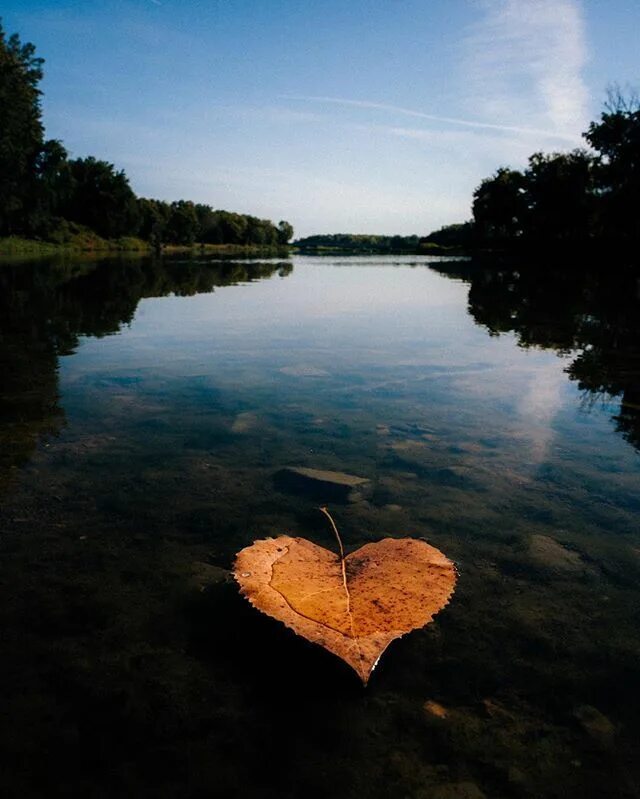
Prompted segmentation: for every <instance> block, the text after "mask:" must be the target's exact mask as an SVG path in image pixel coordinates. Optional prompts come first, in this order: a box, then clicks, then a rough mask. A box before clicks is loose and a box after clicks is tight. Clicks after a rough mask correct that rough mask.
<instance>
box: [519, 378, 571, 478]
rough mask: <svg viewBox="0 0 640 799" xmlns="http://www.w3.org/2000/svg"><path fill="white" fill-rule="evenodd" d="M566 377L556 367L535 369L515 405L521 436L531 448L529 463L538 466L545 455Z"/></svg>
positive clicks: (551, 436) (552, 433)
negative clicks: (521, 429) (531, 462)
mask: <svg viewBox="0 0 640 799" xmlns="http://www.w3.org/2000/svg"><path fill="white" fill-rule="evenodd" d="M565 383H566V375H565V374H564V372H563V371H562V369H560V368H558V364H557V363H552V364H550V365H549V366H544V367H541V368H539V369H536V370H535V371H534V372H533V375H532V377H531V380H530V382H529V384H528V386H527V388H526V391H525V393H524V395H523V397H522V399H521V401H520V403H519V405H518V414H519V416H520V421H521V422H523V423H524V429H523V431H522V435H523V437H524V438H526V439H529V441H530V444H531V450H530V459H531V460H532V461H533V462H534V463H542V462H543V461H544V460H546V458H547V455H548V454H549V447H550V446H551V442H552V440H553V438H554V435H555V432H554V430H553V427H552V424H553V420H554V418H555V416H556V414H557V412H558V410H559V408H560V406H561V404H562V390H563V388H564V385H565Z"/></svg>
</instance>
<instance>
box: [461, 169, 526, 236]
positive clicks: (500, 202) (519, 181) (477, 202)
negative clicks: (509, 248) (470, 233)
mask: <svg viewBox="0 0 640 799" xmlns="http://www.w3.org/2000/svg"><path fill="white" fill-rule="evenodd" d="M525 184H526V181H525V177H524V175H523V174H522V172H518V171H517V170H514V169H508V168H506V167H500V169H498V170H497V171H496V173H495V175H493V177H490V178H485V179H484V180H483V181H482V183H481V184H480V185H479V186H478V188H477V189H476V190H475V191H474V192H473V218H474V221H475V223H476V229H477V231H478V235H479V237H480V239H481V240H486V241H495V242H504V241H507V240H510V239H514V238H518V237H519V236H522V233H523V231H524V220H525V216H526V211H527V203H526V197H525Z"/></svg>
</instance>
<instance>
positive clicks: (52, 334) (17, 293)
mask: <svg viewBox="0 0 640 799" xmlns="http://www.w3.org/2000/svg"><path fill="white" fill-rule="evenodd" d="M292 270H293V265H292V264H291V262H287V261H279V262H268V263H264V262H259V261H247V262H233V261H222V262H221V261H218V260H215V261H214V260H210V259H209V260H207V259H205V258H201V259H199V260H193V259H189V260H184V259H177V258H176V259H173V260H167V259H165V260H159V259H142V258H138V259H135V260H126V259H118V260H114V259H109V260H104V261H92V262H88V263H87V262H82V263H79V262H77V261H67V262H65V261H62V262H60V261H58V262H55V261H46V260H45V261H42V260H41V261H38V262H35V263H34V262H16V263H1V264H0V373H1V374H2V376H3V389H2V393H1V394H0V490H2V486H3V484H4V483H5V482H6V480H7V478H8V477H9V476H10V475H11V474H13V473H14V472H15V470H16V468H17V467H19V466H20V465H21V464H23V463H25V462H26V461H27V460H28V459H29V457H30V455H31V454H32V452H33V450H34V449H35V447H36V445H37V443H38V441H39V440H40V439H41V437H42V436H45V435H52V434H55V433H56V432H58V431H59V430H60V428H61V427H62V426H63V425H64V418H65V417H64V411H63V409H62V408H61V406H60V402H59V392H58V374H57V370H58V358H59V356H62V355H69V354H71V353H73V352H74V351H75V349H76V347H77V346H78V341H79V339H80V337H82V336H92V337H95V338H101V337H103V336H107V335H111V334H114V333H117V332H118V331H119V330H120V329H121V328H122V327H123V326H124V325H127V324H130V323H131V321H132V320H133V318H134V315H135V312H136V309H137V307H138V304H139V302H140V300H142V299H144V298H147V297H164V296H167V295H170V294H173V295H176V296H180V297H188V296H193V295H195V294H201V293H210V292H212V291H215V289H216V288H217V287H220V286H232V285H237V284H239V283H248V282H251V281H255V280H262V279H266V278H270V277H272V276H273V275H279V276H280V277H285V276H286V275H288V274H290V273H291V271H292Z"/></svg>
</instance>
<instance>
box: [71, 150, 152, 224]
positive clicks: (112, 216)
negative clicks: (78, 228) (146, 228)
mask: <svg viewBox="0 0 640 799" xmlns="http://www.w3.org/2000/svg"><path fill="white" fill-rule="evenodd" d="M68 170H69V191H68V195H67V197H66V198H65V199H64V201H63V202H62V204H61V206H60V210H61V212H62V216H64V217H65V219H68V220H70V221H73V222H78V223H79V224H81V225H86V226H87V227H90V228H91V229H92V230H95V231H96V233H98V234H99V235H100V236H104V237H105V238H115V237H117V236H124V235H127V234H131V233H136V232H137V229H138V226H139V222H140V218H139V213H138V205H137V201H136V196H135V194H134V193H133V191H132V190H131V187H130V186H129V181H128V180H127V176H126V175H125V174H124V172H123V171H122V170H121V171H116V169H115V167H114V166H113V164H109V163H108V162H107V161H99V160H97V159H96V158H94V157H93V156H89V157H88V158H76V159H75V160H74V161H69V163H68Z"/></svg>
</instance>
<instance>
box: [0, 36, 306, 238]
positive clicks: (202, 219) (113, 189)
mask: <svg viewBox="0 0 640 799" xmlns="http://www.w3.org/2000/svg"><path fill="white" fill-rule="evenodd" d="M43 63H44V61H43V59H42V58H39V57H37V56H36V52H35V47H34V45H33V44H30V43H27V44H23V43H21V41H20V38H19V36H18V34H13V35H12V36H7V35H6V34H5V31H4V30H3V28H2V24H1V23H0V109H1V110H2V114H1V116H0V236H7V235H24V236H31V237H38V238H52V237H55V236H56V235H60V233H61V232H62V233H63V234H64V231H65V230H69V229H70V227H71V228H72V227H73V226H74V225H82V226H85V227H88V228H90V229H91V230H92V231H94V232H95V233H97V234H98V235H99V236H103V237H104V238H119V237H122V236H140V237H141V238H143V239H145V240H147V241H150V242H152V243H153V244H155V245H160V244H162V243H170V244H186V245H189V244H193V243H194V242H196V241H198V242H204V243H210V244H238V245H260V246H268V247H270V246H278V245H286V244H287V242H288V241H289V240H290V239H291V238H292V237H293V228H292V226H291V225H290V224H289V223H288V222H286V221H281V222H279V224H278V225H274V224H273V223H272V222H271V221H270V220H268V219H258V218H257V217H255V216H250V215H247V214H238V213H232V212H229V211H221V210H214V209H213V208H212V207H211V206H209V205H205V204H201V203H194V202H191V201H190V200H178V201H176V202H165V201H163V200H151V199H146V198H143V197H137V196H136V195H135V193H134V191H133V190H132V188H131V186H130V185H129V180H128V178H127V176H126V174H125V173H124V171H123V170H118V169H116V167H115V166H114V165H113V164H111V163H109V162H108V161H104V160H100V159H97V158H95V157H93V156H89V157H87V158H74V159H71V158H69V154H68V153H67V151H66V149H65V147H64V146H63V144H62V143H61V142H60V141H58V140H57V139H45V130H44V125H43V123H42V112H41V106H40V98H41V91H40V89H39V88H38V84H39V82H40V81H41V80H42V77H43Z"/></svg>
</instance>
